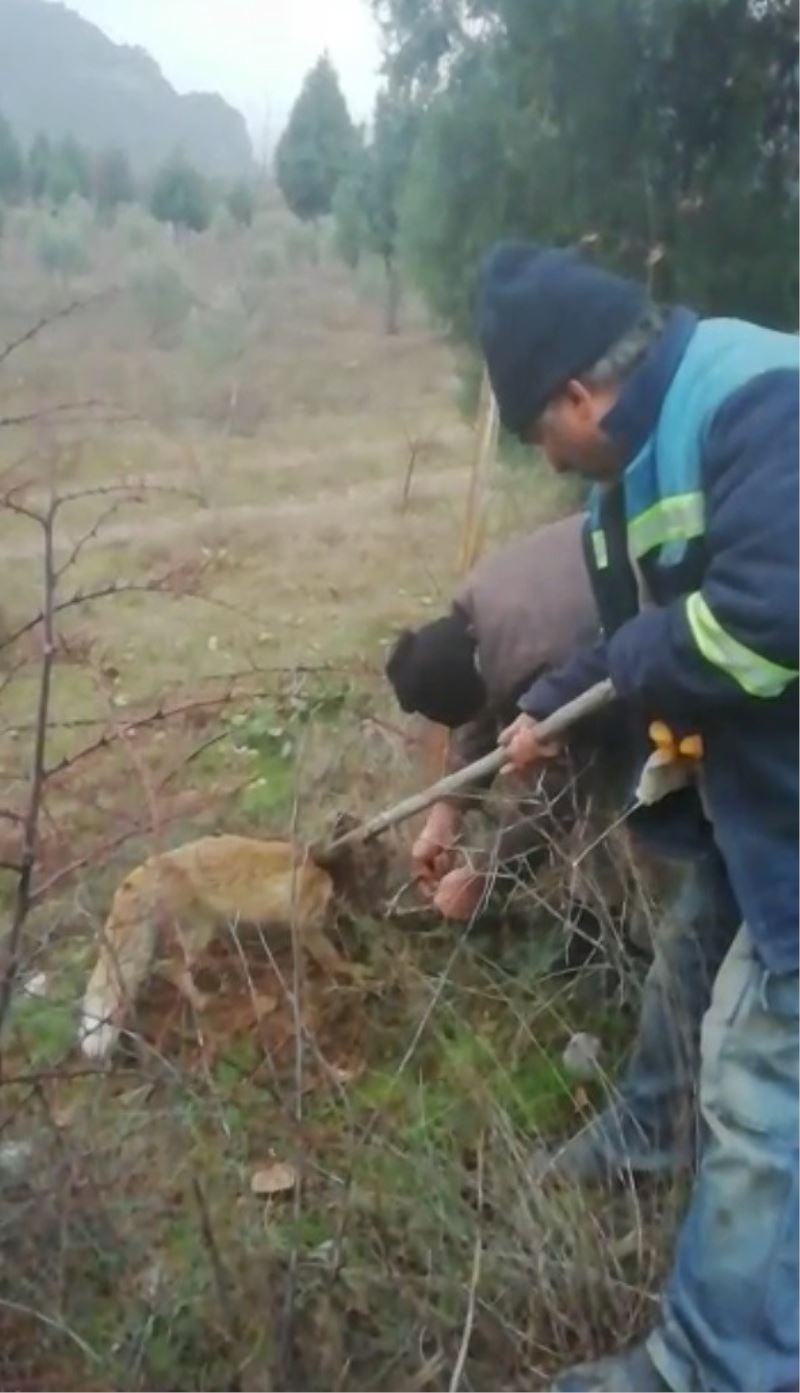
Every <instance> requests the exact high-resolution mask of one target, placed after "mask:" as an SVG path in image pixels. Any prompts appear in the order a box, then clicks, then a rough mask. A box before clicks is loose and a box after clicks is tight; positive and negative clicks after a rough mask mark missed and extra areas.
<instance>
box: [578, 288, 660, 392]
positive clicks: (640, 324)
mask: <svg viewBox="0 0 800 1393" xmlns="http://www.w3.org/2000/svg"><path fill="white" fill-rule="evenodd" d="M663 328H664V315H663V313H662V311H661V310H660V309H659V308H658V306H657V305H654V304H649V305H646V306H645V308H644V310H643V312H642V314H641V315H640V317H639V318H638V319H637V321H636V323H635V324H634V325H633V327H632V328H631V329H626V330H625V333H624V334H623V335H622V338H619V339H617V341H616V343H612V345H611V347H610V348H609V350H608V352H607V353H604V354H603V356H602V358H600V359H599V360H598V361H597V362H596V363H595V364H594V365H593V366H592V367H591V368H588V369H587V371H586V372H582V373H581V375H580V376H581V381H582V382H585V383H586V384H587V385H588V386H591V387H606V386H608V384H609V383H610V382H623V381H624V380H625V378H626V377H630V374H631V373H632V372H633V369H634V368H635V367H636V366H637V365H638V363H640V362H641V360H642V358H643V357H644V355H645V353H646V352H647V350H648V348H649V347H650V345H651V343H653V341H654V340H655V339H657V338H658V336H659V334H660V333H661V331H662V329H663Z"/></svg>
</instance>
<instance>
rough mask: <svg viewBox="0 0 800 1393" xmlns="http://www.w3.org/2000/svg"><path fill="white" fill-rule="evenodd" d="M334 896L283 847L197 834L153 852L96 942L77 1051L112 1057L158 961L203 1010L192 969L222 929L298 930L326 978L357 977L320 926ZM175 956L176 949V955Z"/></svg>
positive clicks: (318, 874)
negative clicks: (233, 926) (244, 926)
mask: <svg viewBox="0 0 800 1393" xmlns="http://www.w3.org/2000/svg"><path fill="white" fill-rule="evenodd" d="M332 896H333V882H332V880H331V877H330V875H329V874H328V872H327V871H325V870H323V869H322V868H321V867H320V866H318V865H317V864H316V863H315V862H314V861H312V860H310V859H309V858H308V857H304V855H303V853H302V852H300V851H298V849H297V848H296V847H293V846H292V845H291V844H290V843H288V842H281V841H269V842H268V841H257V840H255V839H253V838H250V837H234V836H218V837H201V838H200V840H199V841H195V842H189V843H188V844H187V845H186V846H182V847H179V848H178V849H177V850H176V851H167V852H164V853H162V854H161V855H158V856H151V857H150V859H149V860H148V861H145V862H144V864H143V865H142V866H139V868H138V869H137V870H135V871H133V872H132V873H131V874H130V875H129V876H127V877H126V879H125V880H123V882H122V884H121V885H120V886H119V888H118V889H117V892H116V894H115V896H114V900H113V903H112V905H111V912H110V914H109V916H108V919H107V920H106V924H105V928H104V929H103V932H102V935H101V938H100V954H99V957H98V960H97V964H96V966H95V969H94V971H93V973H92V975H91V977H90V979H89V984H88V986H87V988H86V994H85V996H84V1000H83V1013H82V1017H81V1023H80V1029H79V1039H80V1045H81V1049H82V1050H83V1053H84V1054H85V1055H87V1056H88V1057H89V1058H90V1059H96V1060H101V1059H105V1058H107V1057H108V1055H110V1053H111V1051H112V1050H113V1049H114V1046H115V1045H116V1042H117V1040H118V1038H119V1033H120V1029H121V1027H122V1025H123V1023H124V1020H125V1017H126V1014H127V1013H128V1011H129V1010H130V1009H131V1008H132V1006H133V1005H134V1003H135V1001H136V997H137V994H138V991H139V989H140V987H141V986H142V984H143V982H144V981H145V979H146V978H147V976H148V975H149V973H150V972H151V970H152V969H153V967H154V966H155V965H156V963H157V962H158V960H159V959H163V958H167V959H168V960H169V959H170V958H171V959H172V961H171V962H169V961H168V963H167V970H166V975H169V976H170V977H171V978H172V980H173V981H174V982H175V985H176V986H177V987H178V989H179V990H180V991H181V992H182V993H183V995H184V996H186V997H187V999H188V1000H190V1001H191V1002H192V1004H193V1005H194V1006H195V1007H196V1008H197V1009H201V1008H202V1006H203V1005H204V999H203V997H202V994H201V993H200V992H199V991H198V990H197V987H196V985H195V983H194V981H193V978H192V963H193V962H195V961H196V960H197V959H198V957H199V956H200V955H201V954H202V953H203V952H204V950H205V949H206V948H207V947H208V945H209V944H210V942H211V941H212V939H213V938H214V936H215V934H216V932H217V931H218V930H219V929H220V928H221V927H222V926H223V925H225V924H237V923H241V924H250V925H260V926H263V927H264V928H266V929H278V930H283V931H284V932H285V933H289V932H291V929H292V926H293V925H294V928H295V931H296V933H297V934H298V936H299V938H300V940H301V941H302V944H303V946H304V948H305V949H306V951H307V952H308V953H309V954H310V955H311V957H312V958H313V959H314V960H315V961H316V962H317V963H318V965H319V966H320V967H321V968H322V970H323V971H324V972H326V973H328V974H330V975H334V974H343V975H344V974H346V975H349V976H351V977H352V976H356V975H358V974H359V973H360V971H362V970H363V969H359V968H358V967H357V966H353V965H352V964H350V963H347V962H345V960H344V958H342V956H341V955H340V954H339V953H338V952H337V950H336V949H335V948H334V946H333V944H332V943H331V941H330V939H329V938H327V937H326V935H325V932H324V929H323V925H324V922H325V917H326V914H327V912H328V909H329V907H330V904H331V899H332ZM176 950H177V952H176Z"/></svg>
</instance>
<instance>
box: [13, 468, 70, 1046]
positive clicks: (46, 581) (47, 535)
mask: <svg viewBox="0 0 800 1393" xmlns="http://www.w3.org/2000/svg"><path fill="white" fill-rule="evenodd" d="M57 512H58V504H57V499H56V497H55V495H54V496H52V497H51V500H50V504H49V506H48V508H47V511H46V512H45V513H44V514H43V515H42V516H41V517H40V518H39V522H40V525H41V527H42V534H43V577H42V579H43V596H44V599H43V605H42V612H43V618H42V622H43V634H42V666H41V672H40V676H39V697H38V703H37V710H36V728H35V734H34V745H33V760H32V767H31V781H30V793H29V797H28V808H27V812H26V814H25V822H24V826H23V833H22V854H21V857H20V870H19V879H18V880H17V889H16V895H15V899H14V912H13V916H12V920H11V927H10V929H9V931H8V937H7V940H6V945H5V951H4V954H3V963H2V969H0V971H1V972H2V976H0V1031H2V1028H3V1023H4V1021H5V1018H6V1015H7V1013H8V1008H9V1005H10V1003H11V996H12V993H13V990H14V982H15V980H16V976H17V970H18V967H19V945H20V939H21V937H22V929H23V925H24V923H25V920H26V918H27V917H28V911H29V909H30V904H31V879H32V876H33V868H34V865H35V862H36V848H37V841H38V835H39V813H40V810H41V804H42V795H43V792H44V783H45V778H46V771H45V753H46V745H47V719H48V714H49V710H50V687H51V682H52V675H53V663H54V660H55V653H56V643H55V631H54V627H53V603H54V597H55V590H56V573H55V562H54V554H53V527H54V523H55V518H56V514H57Z"/></svg>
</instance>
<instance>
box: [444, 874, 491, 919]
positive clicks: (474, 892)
mask: <svg viewBox="0 0 800 1393" xmlns="http://www.w3.org/2000/svg"><path fill="white" fill-rule="evenodd" d="M483 886H484V877H483V876H482V875H481V873H480V871H474V870H472V869H471V867H469V866H458V867H457V869H456V870H454V871H449V872H448V874H447V875H446V876H443V877H442V879H441V880H440V882H439V888H438V890H437V891H436V894H435V895H434V897H433V907H434V909H438V911H439V913H440V914H441V915H442V917H443V918H445V919H460V920H462V921H464V922H466V921H467V920H468V919H471V918H472V916H473V914H474V913H475V911H476V910H477V908H478V906H479V904H480V902H481V896H482V895H483Z"/></svg>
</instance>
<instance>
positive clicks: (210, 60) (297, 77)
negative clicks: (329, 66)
mask: <svg viewBox="0 0 800 1393" xmlns="http://www.w3.org/2000/svg"><path fill="white" fill-rule="evenodd" d="M66 3H67V6H68V8H69V9H72V10H77V11H78V12H79V13H80V14H82V15H83V16H84V17H85V18H86V19H90V20H91V21H92V22H93V23H94V24H97V25H98V26H99V27H100V28H101V29H103V30H104V31H105V33H106V34H108V36H109V38H111V39H114V40H115V42H117V43H127V44H139V45H141V47H142V48H146V49H147V50H148V52H150V53H151V54H152V55H153V57H154V58H155V60H156V62H157V63H158V64H159V66H160V67H161V69H162V71H163V73H164V75H165V77H167V78H168V79H169V81H170V82H171V83H172V84H173V86H174V87H177V89H178V91H180V92H187V91H211V92H221V93H222V95H223V96H224V97H226V98H227V100H228V101H229V102H232V103H233V105H234V106H238V107H239V110H240V111H242V112H243V113H244V116H245V117H246V119H247V122H248V125H249V126H250V129H251V132H252V134H253V137H254V140H255V142H256V145H257V146H259V145H260V144H261V142H262V139H263V132H264V128H265V126H266V130H267V136H268V141H269V143H270V144H274V142H275V140H276V139H277V136H278V135H279V134H280V129H281V126H282V125H283V122H284V120H285V119H286V115H287V113H288V111H289V108H290V107H291V105H292V102H293V101H294V99H295V97H296V96H297V92H298V90H299V88H300V84H301V82H302V80H303V76H304V75H305V73H306V71H307V70H308V68H310V67H311V65H312V64H313V63H314V62H315V61H316V59H317V58H318V57H319V54H320V53H321V52H322V50H323V49H325V48H327V49H328V52H329V53H330V56H331V59H332V61H333V63H334V65H335V66H336V69H337V71H338V73H339V80H340V82H341V84H342V88H343V90H344V94H345V96H346V98H347V103H348V105H349V107H350V111H351V114H352V115H353V117H354V118H355V119H356V120H363V119H364V118H365V117H367V116H368V115H369V113H370V111H371V108H372V99H373V96H374V93H375V87H376V84H377V81H378V77H377V69H378V66H379V63H380V53H379V48H378V34H377V29H376V26H375V23H374V21H373V18H372V14H371V11H370V7H369V4H368V0H66Z"/></svg>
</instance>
